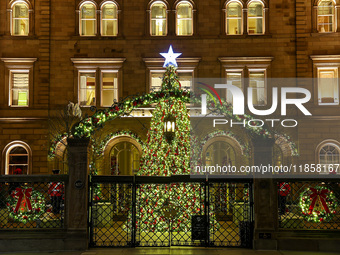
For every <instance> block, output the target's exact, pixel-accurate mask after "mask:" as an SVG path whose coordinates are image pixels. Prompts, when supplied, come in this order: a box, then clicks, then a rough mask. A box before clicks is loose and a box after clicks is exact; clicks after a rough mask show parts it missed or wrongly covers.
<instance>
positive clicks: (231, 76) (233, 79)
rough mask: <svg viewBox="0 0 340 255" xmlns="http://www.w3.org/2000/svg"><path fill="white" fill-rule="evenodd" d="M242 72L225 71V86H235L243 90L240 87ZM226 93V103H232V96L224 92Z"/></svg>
mask: <svg viewBox="0 0 340 255" xmlns="http://www.w3.org/2000/svg"><path fill="white" fill-rule="evenodd" d="M242 74H243V72H242V70H227V71H226V78H227V84H230V85H233V86H236V87H238V88H240V89H242V90H243V86H242V79H243V77H242ZM226 93H227V96H226V98H227V102H228V103H232V102H233V96H232V94H231V93H228V90H227V91H226Z"/></svg>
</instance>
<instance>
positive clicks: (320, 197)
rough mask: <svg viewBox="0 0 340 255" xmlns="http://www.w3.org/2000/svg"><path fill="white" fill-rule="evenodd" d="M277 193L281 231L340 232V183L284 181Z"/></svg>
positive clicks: (278, 186)
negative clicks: (314, 230) (315, 230)
mask: <svg viewBox="0 0 340 255" xmlns="http://www.w3.org/2000/svg"><path fill="white" fill-rule="evenodd" d="M277 190H278V215H279V227H280V228H283V229H306V230H307V229H310V230H313V229H323V230H332V229H333V230H334V229H340V213H339V212H340V182H339V180H332V179H328V180H325V181H320V180H318V181H316V180H301V181H300V180H299V181H287V180H282V181H279V182H277Z"/></svg>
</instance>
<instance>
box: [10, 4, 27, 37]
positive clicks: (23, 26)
mask: <svg viewBox="0 0 340 255" xmlns="http://www.w3.org/2000/svg"><path fill="white" fill-rule="evenodd" d="M28 30H29V13H28V8H27V6H26V5H25V4H22V3H18V4H15V5H14V7H13V31H12V33H13V35H28Z"/></svg>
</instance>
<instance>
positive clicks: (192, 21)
mask: <svg viewBox="0 0 340 255" xmlns="http://www.w3.org/2000/svg"><path fill="white" fill-rule="evenodd" d="M185 3H187V4H189V5H190V6H191V19H190V20H191V34H188V35H179V34H178V14H177V13H178V6H180V5H181V4H185ZM186 19H187V18H186ZM181 20H184V19H181ZM188 20H189V19H188ZM175 34H176V36H193V35H194V5H193V4H192V3H191V2H190V1H187V0H182V1H179V2H178V3H177V4H176V8H175Z"/></svg>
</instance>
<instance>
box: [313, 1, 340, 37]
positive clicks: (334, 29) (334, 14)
mask: <svg viewBox="0 0 340 255" xmlns="http://www.w3.org/2000/svg"><path fill="white" fill-rule="evenodd" d="M323 1H327V0H319V1H318V2H317V5H316V6H315V7H316V30H317V32H318V33H335V32H337V8H336V2H335V1H333V0H329V1H330V2H332V4H333V6H332V9H333V15H332V16H333V18H332V27H333V31H328V32H326V31H324V32H322V31H319V16H320V15H319V8H321V7H320V4H321V3H322V2H323ZM326 16H329V15H326Z"/></svg>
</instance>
